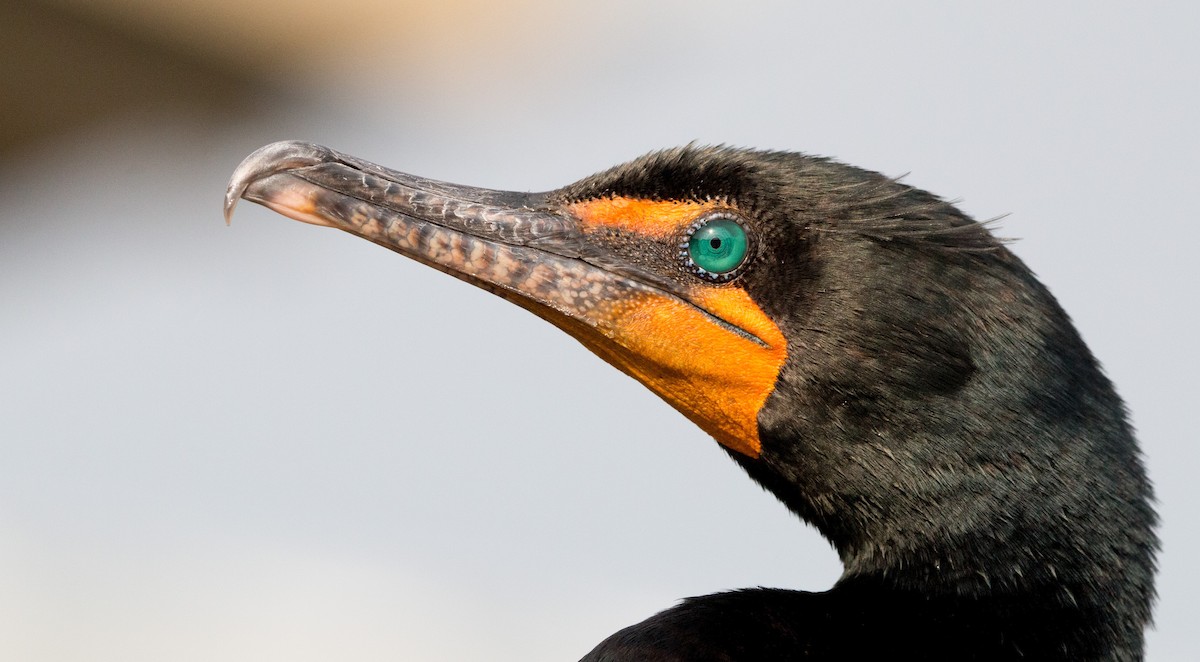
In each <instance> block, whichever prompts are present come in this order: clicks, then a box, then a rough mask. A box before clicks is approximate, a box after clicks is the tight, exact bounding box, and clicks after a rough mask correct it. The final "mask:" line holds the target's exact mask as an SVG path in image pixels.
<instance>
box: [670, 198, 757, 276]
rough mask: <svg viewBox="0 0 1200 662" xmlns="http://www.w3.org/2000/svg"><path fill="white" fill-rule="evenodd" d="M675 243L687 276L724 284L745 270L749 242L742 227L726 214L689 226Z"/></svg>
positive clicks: (743, 225) (719, 214)
mask: <svg viewBox="0 0 1200 662" xmlns="http://www.w3.org/2000/svg"><path fill="white" fill-rule="evenodd" d="M680 239H681V240H680V242H679V259H680V262H681V263H682V266H683V267H684V269H686V270H687V271H688V273H690V274H692V275H694V276H697V277H699V278H703V279H704V280H707V281H710V282H714V283H727V282H729V281H731V280H733V279H734V278H737V277H738V276H740V275H741V274H742V273H743V272H745V270H746V266H747V265H748V264H749V263H750V258H751V255H752V254H753V251H752V249H753V241H752V239H751V237H750V233H749V232H748V231H747V230H746V225H745V223H744V222H743V221H742V220H741V219H740V218H738V217H737V216H735V215H733V214H731V213H729V212H717V213H715V214H708V215H705V216H702V217H700V218H698V219H696V220H695V221H693V222H692V224H691V225H689V226H688V228H687V230H686V231H685V232H684V233H683V236H682V237H681V238H680Z"/></svg>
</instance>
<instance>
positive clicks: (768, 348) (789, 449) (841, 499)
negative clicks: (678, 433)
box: [225, 142, 1158, 662]
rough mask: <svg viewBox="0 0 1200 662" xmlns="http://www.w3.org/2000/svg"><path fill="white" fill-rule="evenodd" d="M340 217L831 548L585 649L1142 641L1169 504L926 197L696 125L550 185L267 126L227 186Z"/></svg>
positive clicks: (1103, 412)
mask: <svg viewBox="0 0 1200 662" xmlns="http://www.w3.org/2000/svg"><path fill="white" fill-rule="evenodd" d="M239 197H244V198H246V199H248V200H252V201H254V202H257V203H260V204H263V205H266V206H267V207H269V208H271V209H274V210H275V211H278V212H280V213H282V214H284V215H286V216H289V217H291V218H294V219H297V220H301V221H305V222H308V223H314V224H317V225H325V226H329V227H334V228H338V229H341V230H345V231H347V232H350V233H352V234H355V235H358V236H360V237H363V238H365V239H368V240H370V241H373V242H375V243H377V244H380V245H382V246H384V247H386V248H389V249H391V250H394V251H396V252H399V253H401V254H402V255H405V256H407V257H410V258H412V259H415V260H418V261H420V262H422V263H424V264H427V265H429V266H432V267H434V268H435V269H439V270H441V271H444V272H446V273H449V274H451V275H453V276H455V277H457V278H461V279H463V280H465V281H467V282H470V283H473V284H475V285H477V286H479V287H482V288H484V289H486V290H488V291H491V292H493V293H495V294H497V295H499V296H501V297H503V298H505V299H507V300H509V301H511V302H513V303H515V304H517V305H519V306H522V307H524V308H526V309H528V310H530V311H532V312H533V313H534V314H536V315H538V316H540V317H542V318H544V319H546V320H548V321H550V322H551V323H553V324H555V325H556V326H558V327H559V328H561V329H562V330H564V331H566V332H567V333H569V334H571V335H572V336H573V337H575V338H576V339H577V340H579V341H580V342H581V343H583V345H584V346H586V347H587V348H588V349H590V350H591V351H593V352H595V353H596V354H598V355H599V356H600V357H601V358H602V359H604V360H605V361H607V362H609V363H611V364H612V365H614V366H616V367H617V368H618V369H619V370H621V371H623V372H625V373H626V374H628V375H630V376H632V377H633V378H635V379H637V380H638V381H640V382H642V383H643V384H645V385H646V386H648V387H649V388H650V389H651V390H652V391H654V392H655V393H656V394H658V395H659V396H660V397H662V398H663V399H664V400H666V401H667V402H668V403H670V404H671V405H672V406H673V407H675V408H676V409H678V410H679V411H680V412H682V413H683V414H684V415H685V416H687V417H688V418H689V419H691V420H692V421H693V422H695V423H696V424H697V425H699V426H700V427H701V428H702V429H703V430H704V431H705V432H707V433H709V434H710V435H712V436H713V437H714V438H715V439H716V440H717V441H718V442H719V443H720V444H722V446H723V447H724V448H725V450H726V451H727V452H728V453H729V455H730V456H731V457H732V458H733V460H734V461H736V462H737V463H738V464H740V465H741V466H742V468H744V469H745V470H746V472H747V473H748V474H749V475H750V476H751V478H753V479H754V480H756V481H757V482H758V483H760V484H761V485H762V486H763V487H765V488H766V489H767V490H770V491H771V492H772V493H774V494H775V495H776V496H777V497H778V498H779V499H780V500H781V501H782V502H783V503H784V504H786V506H787V507H788V508H789V509H790V510H791V511H792V512H794V513H795V514H796V515H798V516H799V517H801V518H803V519H804V520H805V521H808V522H810V523H812V524H813V525H814V526H815V527H816V528H817V529H818V530H819V531H820V532H821V533H822V534H823V535H824V536H825V537H826V538H828V539H829V541H830V542H831V543H832V544H833V545H834V547H835V548H836V549H837V552H838V554H839V556H840V558H841V560H842V563H843V564H844V568H845V571H844V574H843V575H842V577H841V578H840V579H839V580H838V582H837V583H836V585H835V586H834V587H833V588H832V589H831V590H829V591H826V592H823V593H809V592H800V591H790V590H780V589H768V588H755V589H744V590H738V591H732V592H727V593H719V594H715V595H708V596H704V597H695V598H689V599H686V600H684V601H683V602H682V603H681V604H679V605H678V606H675V607H673V608H670V609H667V610H666V611H664V612H662V613H659V614H658V615H656V616H652V617H651V618H649V619H647V620H645V621H643V622H641V623H639V624H636V625H632V626H630V627H628V628H626V629H624V630H621V631H620V632H617V633H616V634H614V635H612V636H611V637H609V638H608V639H607V640H605V641H603V642H602V643H600V644H599V646H597V647H596V648H595V649H594V650H593V651H592V652H591V653H589V654H588V655H587V656H586V657H585V658H584V659H585V660H589V661H601V660H603V661H610V662H615V661H618V660H622V661H623V660H639V661H642V660H645V661H655V660H659V661H665V660H680V661H682V660H688V661H691V662H699V661H705V660H714V661H715V660H727V661H732V660H794V659H796V660H798V659H805V660H860V659H863V660H865V659H905V660H1072V661H1076V662H1078V661H1083V660H1138V659H1141V657H1142V654H1143V630H1144V628H1145V627H1146V626H1147V624H1148V622H1149V620H1150V612H1151V603H1152V602H1153V598H1154V586H1153V581H1154V571H1155V561H1154V557H1155V552H1156V550H1157V547H1158V541H1157V538H1156V536H1155V533H1154V526H1155V523H1156V516H1155V513H1154V510H1153V508H1152V505H1151V502H1152V496H1151V489H1150V486H1149V483H1148V481H1147V478H1146V475H1145V470H1144V469H1143V466H1142V462H1141V458H1140V455H1139V451H1138V448H1137V443H1136V441H1135V439H1134V436H1133V433H1132V431H1131V429H1130V426H1129V423H1128V422H1127V420H1126V412H1125V409H1124V406H1123V404H1122V402H1121V400H1120V399H1119V398H1118V397H1117V395H1116V394H1115V392H1114V390H1113V387H1112V385H1111V384H1110V382H1109V380H1108V379H1107V378H1106V377H1105V375H1104V374H1103V373H1102V372H1101V369H1100V366H1099V365H1098V364H1097V362H1096V360H1095V358H1093V356H1092V354H1091V352H1090V351H1089V350H1088V348H1087V347H1086V346H1085V345H1084V343H1083V341H1082V340H1081V339H1080V337H1079V335H1078V333H1077V332H1076V331H1075V329H1074V328H1073V326H1072V325H1071V322H1070V321H1069V319H1068V318H1067V315H1066V314H1065V313H1064V312H1063V311H1062V309H1061V308H1060V307H1059V305H1058V304H1057V302H1056V301H1055V300H1054V298H1053V297H1052V296H1051V295H1050V293H1049V292H1048V291H1047V290H1046V288H1045V287H1043V286H1042V284H1041V283H1039V282H1038V281H1037V280H1036V279H1035V278H1034V276H1033V274H1032V273H1031V272H1030V271H1029V270H1028V269H1027V268H1026V267H1025V265H1024V264H1022V263H1021V261H1020V260H1019V259H1017V258H1016V257H1015V256H1014V255H1013V254H1012V253H1011V252H1010V251H1009V250H1008V249H1007V248H1006V247H1005V245H1004V244H1003V243H1001V242H1000V241H998V240H997V239H996V238H995V237H993V236H992V235H991V233H990V232H989V231H988V230H987V228H985V227H984V226H983V225H981V224H980V223H977V222H975V221H973V220H972V219H970V218H968V217H967V216H966V215H964V214H963V213H962V212H960V211H959V210H957V209H956V208H955V207H954V206H952V205H951V204H949V203H947V202H945V201H943V200H942V199H940V198H938V197H936V196H934V195H931V194H929V193H926V192H924V191H920V190H917V189H915V188H911V187H909V186H906V185H904V184H902V183H900V182H898V181H897V180H895V179H892V178H888V177H885V176H883V175H880V174H877V173H874V172H869V171H866V170H861V169H858V168H855V167H851V166H848V165H843V164H840V163H837V162H835V161H833V160H830V159H826V158H820V157H814V156H807V155H803V154H797V153H787V152H772V151H753V150H743V149H734V148H728V147H696V146H689V147H683V148H678V149H671V150H666V151H660V152H656V153H652V154H648V155H646V156H644V157H641V158H639V159H636V160H634V161H632V162H630V163H627V164H625V165H621V166H617V167H615V168H612V169H610V170H608V171H606V172H602V173H600V174H597V175H593V176H591V177H588V178H586V179H583V180H581V181H579V182H577V183H575V184H571V185H569V186H566V187H564V188H561V189H559V190H556V191H551V192H548V193H528V194H527V193H512V192H500V191H491V190H484V189H478V188H470V187H465V186H458V185H453V184H447V183H443V182H438V181H433V180H429V179H424V178H421V177H414V176H412V175H407V174H404V173H400V172H396V171H393V170H390V169H387V168H383V167H380V166H377V165H374V164H371V163H367V162H365V161H362V160H360V159H357V158H353V157H350V156H346V155H343V154H339V153H337V152H334V151H332V150H330V149H328V148H325V147H321V146H318V145H313V144H309V143H302V142H282V143H275V144H272V145H268V146H266V147H263V148H262V149H260V150H258V151H257V152H255V153H253V154H251V155H250V156H249V157H247V158H246V160H245V161H243V163H242V164H241V165H240V166H239V167H238V169H237V171H236V172H235V173H234V175H233V178H232V180H231V182H230V184H229V188H228V191H227V193H226V198H225V213H226V218H227V219H228V218H229V214H230V213H231V212H232V210H233V206H234V204H235V203H236V202H237V200H238V198H239Z"/></svg>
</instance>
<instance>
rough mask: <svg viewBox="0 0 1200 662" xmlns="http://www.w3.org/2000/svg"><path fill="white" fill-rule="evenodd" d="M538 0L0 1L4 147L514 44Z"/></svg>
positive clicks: (411, 71)
mask: <svg viewBox="0 0 1200 662" xmlns="http://www.w3.org/2000/svg"><path fill="white" fill-rule="evenodd" d="M545 8H546V5H545V4H544V3H543V2H539V1H538V0H510V2H505V3H488V2H484V1H483V0H443V1H442V2H417V1H415V0H390V1H389V0H342V1H340V2H332V3H331V2H326V1H316V0H290V1H289V0H194V1H193V2H163V1H162V0H16V2H15V3H14V2H13V1H12V0H9V2H3V3H0V155H2V154H3V152H5V151H10V150H12V149H13V148H14V147H17V146H18V145H22V144H26V143H30V142H32V141H36V140H38V139H41V138H45V137H49V136H51V135H54V134H57V133H61V132H63V131H68V130H70V129H72V128H74V127H77V126H81V125H84V124H87V123H88V122H90V121H94V120H96V119H98V118H102V117H105V116H111V115H114V114H123V113H127V112H131V111H134V112H136V111H138V110H139V109H142V108H152V107H156V106H157V105H159V104H162V103H182V104H185V105H186V106H187V107H188V108H191V109H193V110H210V109H211V110H218V111H228V110H231V109H234V108H237V107H239V105H241V104H244V103H245V102H246V101H247V100H249V99H252V98H255V97H259V96H261V93H262V92H264V91H269V90H272V89H274V90H282V89H283V88H284V87H286V88H287V89H288V90H289V91H294V92H295V93H297V94H301V95H302V94H304V93H305V90H309V91H315V90H317V89H319V87H320V83H321V82H322V79H330V78H332V79H339V80H340V79H343V78H345V77H346V76H350V77H353V76H355V75H363V72H364V71H365V72H366V74H369V75H375V73H376V72H374V71H372V70H371V68H372V67H375V66H380V64H381V63H382V62H385V61H386V62H392V63H404V64H406V65H408V66H407V67H405V66H396V67H393V68H392V69H385V68H383V67H381V66H380V70H381V71H385V72H388V73H386V75H387V76H395V77H397V78H399V77H401V76H419V75H420V74H422V73H433V71H432V70H435V69H438V68H439V67H444V66H446V64H447V63H448V62H453V61H454V60H456V59H457V58H461V57H468V58H471V57H478V55H479V53H480V52H481V51H483V50H484V49H488V48H493V49H494V48H495V47H496V46H495V39H494V37H495V35H496V34H497V33H498V32H499V33H503V34H507V35H509V36H510V37H517V38H516V39H510V40H507V41H506V42H505V48H506V49H507V50H508V51H512V50H519V49H522V48H526V49H530V48H534V44H536V40H535V39H529V38H528V37H529V36H530V35H536V34H537V24H538V23H539V22H540V21H541V20H546V14H547V13H548V12H546V11H544V10H545ZM549 13H551V14H552V13H553V12H549ZM502 31H506V32H502ZM491 60H495V58H488V61H491ZM373 82H374V83H375V84H378V81H373ZM400 82H401V81H400V80H396V81H395V83H396V84H399V83H400Z"/></svg>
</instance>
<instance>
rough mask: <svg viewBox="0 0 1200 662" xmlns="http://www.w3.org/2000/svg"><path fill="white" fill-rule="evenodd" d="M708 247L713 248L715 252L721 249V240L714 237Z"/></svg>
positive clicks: (709, 241)
mask: <svg viewBox="0 0 1200 662" xmlns="http://www.w3.org/2000/svg"><path fill="white" fill-rule="evenodd" d="M708 245H709V246H712V248H713V250H714V251H715V250H717V249H719V248H721V240H720V239H717V238H716V237H713V238H712V239H709V240H708Z"/></svg>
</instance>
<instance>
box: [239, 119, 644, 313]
mask: <svg viewBox="0 0 1200 662" xmlns="http://www.w3.org/2000/svg"><path fill="white" fill-rule="evenodd" d="M239 198H245V199H247V200H250V201H252V202H257V203H259V204H262V205H264V206H266V207H268V208H270V209H272V210H274V211H277V212H279V213H280V214H283V215H284V216H287V217H289V218H293V219H295V220H298V221H303V222H305V223H311V224H314V225H323V226H327V227H332V228H337V229H339V230H345V231H346V232H349V233H351V234H354V235H357V236H359V237H362V238H364V239H368V240H370V241H372V242H375V243H377V244H379V245H381V246H384V247H386V248H389V249H391V250H394V251H396V252H398V253H400V254H402V255H405V256H407V257H409V258H412V259H414V260H417V261H418V262H422V263H424V264H427V265H429V266H431V267H434V268H435V269H438V270H440V271H443V272H445V273H448V274H450V275H452V276H455V277H456V278H460V279H462V280H465V281H467V282H470V283H472V284H474V285H477V286H479V287H481V288H483V289H486V290H489V291H491V292H494V293H496V294H498V295H500V296H502V297H504V298H505V299H508V300H510V301H513V302H514V303H517V304H519V305H521V306H523V307H525V308H528V309H530V310H532V311H534V312H535V313H537V314H538V315H540V316H542V317H545V318H547V319H549V320H550V321H551V322H553V323H555V324H557V325H559V326H565V327H566V330H568V331H571V330H572V329H571V328H570V327H571V326H573V323H583V324H585V325H587V326H589V327H592V328H595V329H597V330H602V329H604V327H605V326H606V324H607V322H608V321H609V319H610V317H611V316H610V315H609V314H608V313H609V312H611V311H609V310H607V309H608V308H610V307H611V305H612V304H613V303H614V302H617V301H621V300H625V299H628V298H629V297H631V296H636V295H638V294H640V293H650V292H653V291H655V290H656V289H658V287H656V284H652V283H651V282H643V281H653V280H655V279H654V277H653V276H652V275H650V274H641V273H638V274H634V273H628V274H621V273H618V272H617V271H615V270H613V269H611V268H610V269H602V268H599V267H596V266H593V265H592V264H590V263H589V262H587V261H586V260H585V259H584V258H586V257H589V256H590V257H599V256H598V255H597V252H596V251H595V250H594V249H589V248H588V245H587V243H586V241H585V240H584V236H583V233H582V231H581V229H580V224H579V222H578V220H577V219H574V218H572V217H571V216H570V215H569V214H567V213H565V212H563V211H561V210H555V209H554V208H552V207H551V206H550V205H548V204H547V201H546V195H545V194H536V193H535V194H530V193H514V192H506V191H494V190H490V189H482V188H474V187H469V186H459V185H455V184H449V183H446V182H439V181H435V180H431V179H425V178H422V177H417V176H414V175H409V174H406V173H403V172H397V171H395V170H391V169H388V168H384V167H382V166H378V165H375V164H373V163H369V162H366V161H363V160H360V159H356V158H354V157H352V156H348V155H345V154H340V153H338V152H335V151H333V150H331V149H329V148H327V147H323V146H321V145H314V144H312V143H305V142H294V141H289V142H278V143H273V144H270V145H267V146H265V147H262V148H260V149H258V150H257V151H255V152H254V153H253V154H251V155H250V156H248V157H246V159H245V160H243V161H242V163H241V165H239V166H238V167H237V169H236V170H235V171H234V174H233V177H232V178H231V179H230V182H229V187H228V189H227V190H226V193H225V218H226V222H229V220H230V218H231V217H232V214H233V210H234V207H235V205H236V204H237V201H238V199H239ZM589 254H590V255H589ZM606 266H609V267H611V266H612V265H606ZM659 286H661V284H659ZM564 318H566V319H564Z"/></svg>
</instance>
